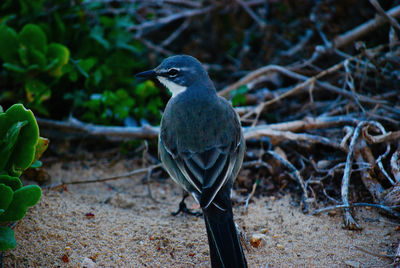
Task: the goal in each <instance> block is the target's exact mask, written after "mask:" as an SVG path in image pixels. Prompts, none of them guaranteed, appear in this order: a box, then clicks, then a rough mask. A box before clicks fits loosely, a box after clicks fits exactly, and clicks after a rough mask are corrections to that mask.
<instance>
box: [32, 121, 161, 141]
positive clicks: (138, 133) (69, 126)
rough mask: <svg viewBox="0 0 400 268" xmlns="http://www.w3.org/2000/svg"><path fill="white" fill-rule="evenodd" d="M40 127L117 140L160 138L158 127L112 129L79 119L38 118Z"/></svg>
mask: <svg viewBox="0 0 400 268" xmlns="http://www.w3.org/2000/svg"><path fill="white" fill-rule="evenodd" d="M36 120H37V122H38V123H39V125H40V127H49V128H58V129H63V130H65V131H70V132H71V131H75V132H80V133H85V134H91V135H95V136H108V137H117V138H137V139H155V138H157V137H158V131H159V128H158V127H153V126H143V127H111V126H99V125H94V124H87V123H84V122H81V121H79V120H77V119H74V118H70V119H69V121H67V122H64V121H57V120H52V119H44V118H39V117H38V118H36Z"/></svg>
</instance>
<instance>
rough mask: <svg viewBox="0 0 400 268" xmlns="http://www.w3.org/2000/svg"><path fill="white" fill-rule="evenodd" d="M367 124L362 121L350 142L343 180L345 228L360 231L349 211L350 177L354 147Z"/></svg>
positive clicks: (342, 193)
mask: <svg viewBox="0 0 400 268" xmlns="http://www.w3.org/2000/svg"><path fill="white" fill-rule="evenodd" d="M366 124H367V122H366V121H362V122H360V123H358V125H357V127H356V129H355V130H354V133H353V137H352V138H351V141H350V146H349V151H348V153H347V158H346V165H345V167H344V172H343V178H342V188H341V195H342V202H343V206H344V208H345V222H344V224H345V226H346V227H347V228H350V229H360V226H359V225H358V224H357V222H356V221H355V220H354V218H353V216H352V215H351V212H350V209H349V206H350V205H349V182H350V175H351V167H352V165H353V155H354V147H355V145H356V143H357V140H358V137H359V135H360V131H361V128H362V127H363V126H365V125H366Z"/></svg>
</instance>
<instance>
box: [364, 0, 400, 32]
mask: <svg viewBox="0 0 400 268" xmlns="http://www.w3.org/2000/svg"><path fill="white" fill-rule="evenodd" d="M369 2H370V3H371V4H372V5H373V6H374V8H375V9H376V11H378V13H379V14H380V15H381V16H382V17H384V18H385V19H387V20H388V21H389V23H390V24H392V26H393V27H394V28H396V29H397V30H398V31H400V25H399V23H398V22H397V21H396V20H395V19H394V18H393V17H392V16H390V15H388V14H387V13H386V12H385V10H383V8H382V7H381V5H380V4H379V2H378V1H376V0H369Z"/></svg>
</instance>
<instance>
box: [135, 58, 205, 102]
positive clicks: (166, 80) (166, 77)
mask: <svg viewBox="0 0 400 268" xmlns="http://www.w3.org/2000/svg"><path fill="white" fill-rule="evenodd" d="M136 77H145V78H156V79H157V80H158V81H160V82H161V83H162V84H163V85H164V86H165V87H167V88H168V89H169V91H171V93H172V97H174V96H176V95H178V94H179V93H181V92H183V91H185V90H186V89H187V88H188V87H190V86H191V85H193V84H194V83H195V82H203V83H209V81H210V78H209V77H208V74H207V72H206V71H205V70H204V68H203V66H202V65H201V63H200V62H199V61H198V60H197V59H195V58H193V57H191V56H187V55H177V56H172V57H169V58H166V59H165V60H163V62H161V64H160V65H159V66H157V67H156V68H154V69H153V70H149V71H145V72H141V73H138V74H136Z"/></svg>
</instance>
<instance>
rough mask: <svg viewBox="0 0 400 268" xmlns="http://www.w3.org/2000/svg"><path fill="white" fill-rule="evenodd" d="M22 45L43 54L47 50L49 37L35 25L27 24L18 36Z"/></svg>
mask: <svg viewBox="0 0 400 268" xmlns="http://www.w3.org/2000/svg"><path fill="white" fill-rule="evenodd" d="M18 38H19V42H20V45H21V46H23V47H26V48H30V49H32V48H33V49H36V50H38V51H40V52H42V53H43V54H44V53H45V52H46V48H47V37H46V35H45V33H44V32H43V30H42V29H41V28H40V27H39V26H37V25H35V24H26V25H25V26H24V28H22V30H21V31H20V32H19V34H18Z"/></svg>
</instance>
